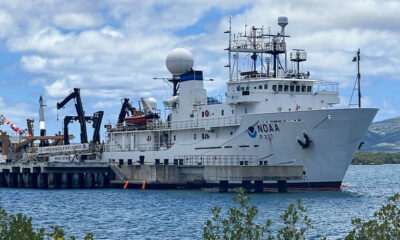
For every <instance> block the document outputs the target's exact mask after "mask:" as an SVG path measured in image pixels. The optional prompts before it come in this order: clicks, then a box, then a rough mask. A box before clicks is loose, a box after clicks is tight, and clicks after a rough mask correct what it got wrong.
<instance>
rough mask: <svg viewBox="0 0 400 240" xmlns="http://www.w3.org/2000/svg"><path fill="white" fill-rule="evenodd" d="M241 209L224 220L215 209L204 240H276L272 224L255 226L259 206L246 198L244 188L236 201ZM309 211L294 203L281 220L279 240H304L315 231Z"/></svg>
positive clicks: (205, 230)
mask: <svg viewBox="0 0 400 240" xmlns="http://www.w3.org/2000/svg"><path fill="white" fill-rule="evenodd" d="M233 201H234V203H236V204H237V205H238V207H232V208H230V209H229V210H228V218H226V219H223V218H221V208H220V207H218V206H215V207H214V208H213V209H212V210H211V213H212V214H213V218H212V219H211V220H207V222H206V223H205V227H204V229H203V238H204V239H207V240H219V239H224V240H228V239H230V240H258V239H268V240H272V239H275V236H273V234H272V233H271V230H270V226H271V220H269V219H268V220H267V221H265V223H264V224H263V225H262V226H261V225H258V224H256V223H255V222H254V217H255V216H256V215H257V214H258V210H257V207H256V206H254V205H253V206H249V201H250V197H249V196H246V195H245V194H244V189H243V188H240V189H239V193H238V195H237V196H235V197H233ZM305 213H306V209H305V208H304V206H303V205H302V204H301V201H300V200H297V202H296V204H293V203H291V204H290V205H289V207H288V209H287V210H286V211H285V212H284V214H283V215H282V216H281V219H282V221H283V223H284V226H283V227H282V228H281V229H279V230H278V232H277V234H276V239H278V240H286V239H288V240H289V239H290V240H302V239H306V238H305V232H306V231H307V229H309V228H312V226H311V220H310V219H309V218H308V217H307V216H306V214H305Z"/></svg>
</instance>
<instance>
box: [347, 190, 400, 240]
mask: <svg viewBox="0 0 400 240" xmlns="http://www.w3.org/2000/svg"><path fill="white" fill-rule="evenodd" d="M388 201H389V203H388V204H386V205H383V206H382V207H381V208H380V209H379V210H378V211H376V212H375V213H374V218H373V219H372V220H369V221H366V222H363V221H362V220H361V218H355V219H352V220H351V223H352V224H353V225H354V228H353V230H352V231H351V232H350V233H349V234H348V235H347V236H346V238H345V240H361V239H371V240H374V239H379V240H390V239H400V208H399V206H398V204H399V203H400V194H398V193H396V194H395V195H393V196H391V197H389V199H388Z"/></svg>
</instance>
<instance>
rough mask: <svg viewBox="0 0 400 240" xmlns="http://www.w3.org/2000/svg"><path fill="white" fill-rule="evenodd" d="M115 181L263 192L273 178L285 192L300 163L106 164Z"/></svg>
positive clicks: (298, 176)
mask: <svg viewBox="0 0 400 240" xmlns="http://www.w3.org/2000/svg"><path fill="white" fill-rule="evenodd" d="M110 167H111V169H112V170H113V172H114V173H115V176H116V179H115V180H112V181H111V183H112V184H115V185H121V186H122V185H124V184H126V183H128V186H129V185H130V186H133V187H137V188H139V187H141V186H143V183H144V182H145V185H146V188H157V189H159V188H207V187H218V188H219V192H227V191H228V189H229V188H236V187H243V188H244V189H245V190H246V192H253V191H254V192H263V190H264V187H263V184H264V181H269V182H271V181H272V182H276V183H277V186H278V188H277V190H278V191H279V192H286V191H287V188H286V182H287V181H290V180H292V181H293V180H303V167H302V166H268V165H266V166H246V165H243V166H193V165H160V164H135V165H117V164H110Z"/></svg>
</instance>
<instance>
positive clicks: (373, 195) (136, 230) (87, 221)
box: [0, 165, 400, 239]
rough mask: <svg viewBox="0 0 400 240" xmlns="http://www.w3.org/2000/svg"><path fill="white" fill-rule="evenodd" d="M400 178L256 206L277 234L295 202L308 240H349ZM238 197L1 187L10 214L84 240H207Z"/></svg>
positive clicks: (385, 172) (380, 172)
mask: <svg viewBox="0 0 400 240" xmlns="http://www.w3.org/2000/svg"><path fill="white" fill-rule="evenodd" d="M399 173H400V165H379V166H350V168H349V170H348V172H347V174H346V177H345V179H344V184H347V185H348V186H347V187H345V188H343V189H342V190H336V191H332V190H331V191H318V190H311V191H289V193H274V192H269V193H262V194H251V204H254V205H256V206H257V208H258V210H259V214H258V215H257V219H256V221H257V223H259V224H262V223H263V222H264V221H265V220H266V219H271V220H272V222H273V226H272V229H277V228H278V227H279V226H280V220H279V217H280V215H282V213H283V211H284V210H285V209H286V208H287V206H288V204H289V203H292V202H295V201H296V199H301V200H302V202H303V204H304V205H305V206H306V208H307V213H308V216H309V217H310V218H311V220H312V224H313V226H314V229H312V230H310V231H308V238H309V239H316V238H320V237H323V236H326V237H328V239H343V238H344V236H345V235H346V233H348V232H349V231H350V229H352V225H351V222H350V221H351V219H352V218H355V217H361V218H363V219H369V218H371V217H372V214H373V213H374V211H376V210H378V209H379V207H380V206H381V205H382V204H384V203H386V202H387V201H386V200H387V198H388V197H389V196H391V195H393V194H394V193H396V192H399V193H400V174H399ZM234 195H235V193H234V192H230V193H224V194H221V193H218V191H217V190H215V189H206V190H144V191H143V190H136V189H127V190H123V189H89V190H84V189H82V190H37V189H13V188H0V196H1V202H0V204H1V205H2V206H3V208H5V209H6V211H7V212H9V213H12V214H15V213H18V212H22V213H23V214H25V215H28V216H31V217H33V223H34V225H35V227H45V228H46V229H49V228H50V226H52V225H59V226H60V227H61V228H63V229H64V230H65V231H66V232H67V234H73V235H75V236H77V237H79V238H83V235H84V233H86V232H94V234H95V238H96V239H201V237H202V231H203V227H204V222H205V221H206V220H207V219H211V217H212V215H211V212H210V210H211V208H212V207H213V206H214V205H218V206H220V207H222V212H224V213H225V212H226V211H227V209H228V208H229V207H231V206H233V202H232V197H233V196H234Z"/></svg>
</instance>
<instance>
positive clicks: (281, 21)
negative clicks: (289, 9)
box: [278, 16, 289, 71]
mask: <svg viewBox="0 0 400 240" xmlns="http://www.w3.org/2000/svg"><path fill="white" fill-rule="evenodd" d="M288 24H289V21H288V18H287V17H285V16H280V17H278V25H279V26H281V28H282V30H281V35H283V42H284V43H286V42H285V27H286V26H287V25H288ZM285 71H287V51H286V50H285Z"/></svg>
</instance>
